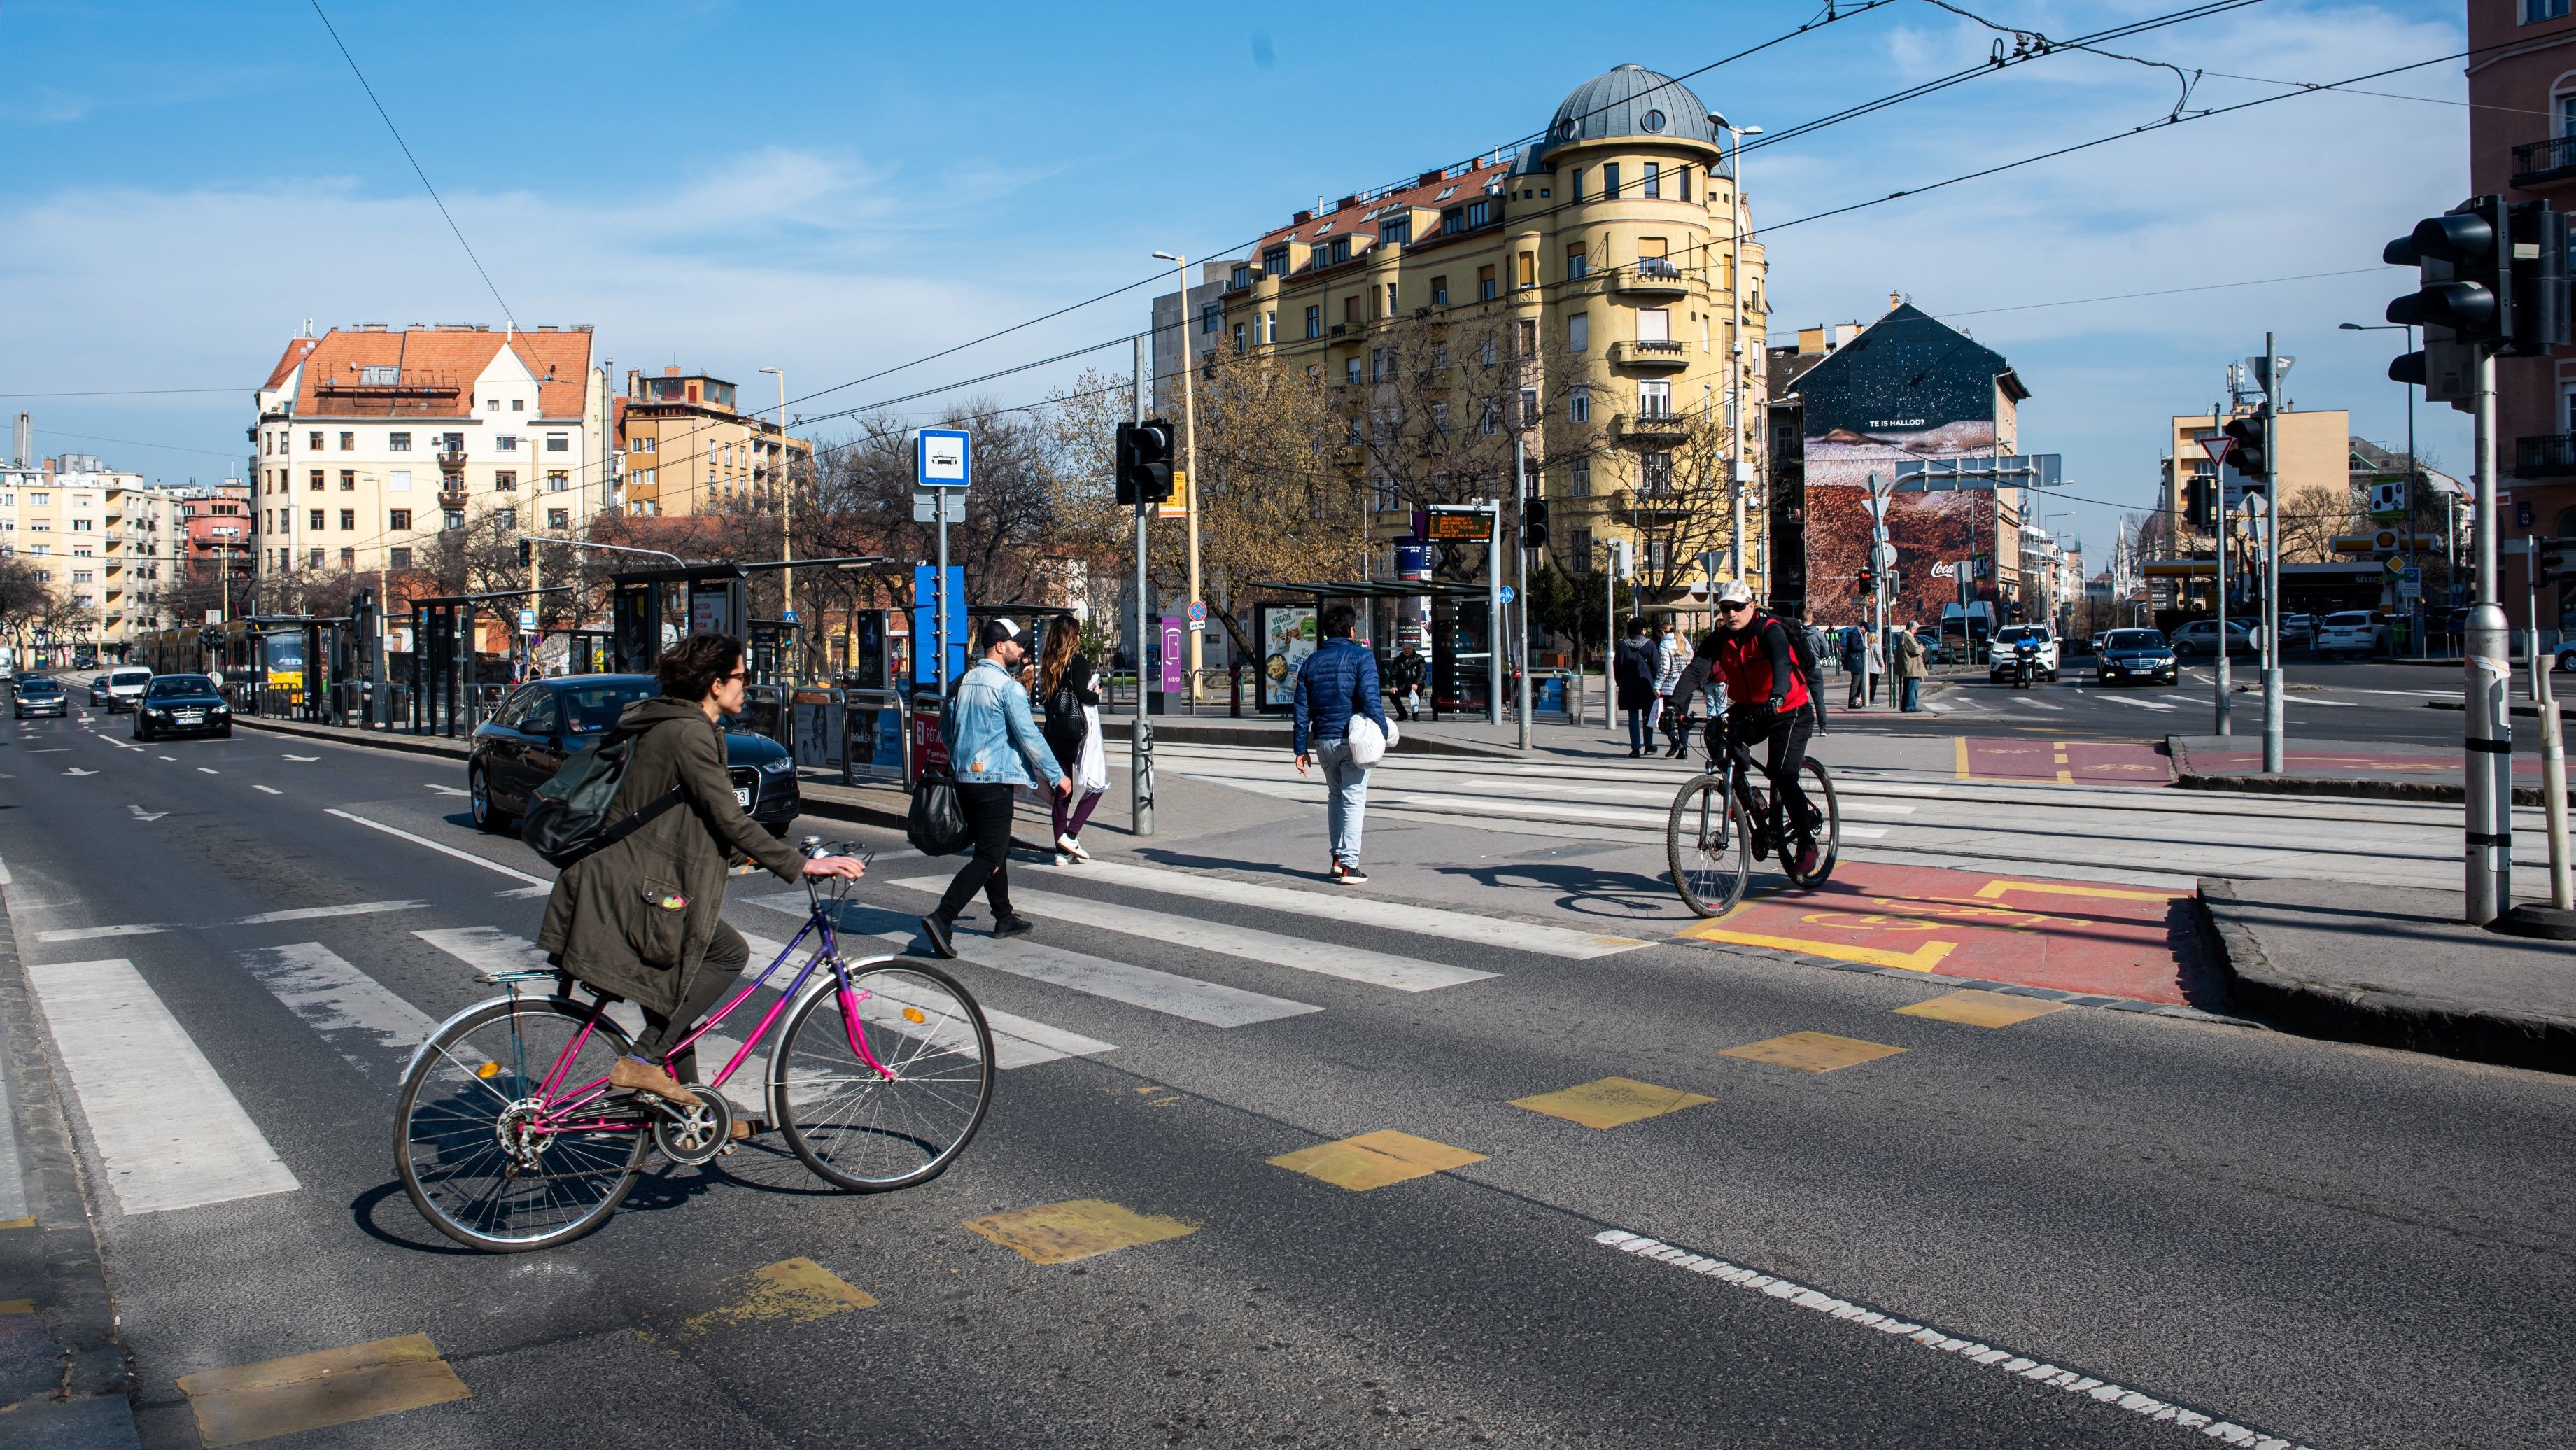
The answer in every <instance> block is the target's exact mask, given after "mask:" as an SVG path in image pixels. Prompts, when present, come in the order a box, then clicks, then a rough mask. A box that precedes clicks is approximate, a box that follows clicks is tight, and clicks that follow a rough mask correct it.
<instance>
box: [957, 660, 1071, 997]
mask: <svg viewBox="0 0 2576 1450" xmlns="http://www.w3.org/2000/svg"><path fill="white" fill-rule="evenodd" d="M976 643H978V644H980V645H982V646H983V649H984V657H983V658H982V659H981V660H979V661H977V662H976V664H975V668H973V669H971V670H968V671H967V672H966V677H965V678H964V679H962V680H959V681H958V682H957V694H956V698H955V700H954V701H953V702H952V703H951V705H950V707H949V711H948V722H947V726H946V729H945V730H944V731H943V733H942V734H941V736H940V743H941V744H943V745H945V746H947V747H948V766H949V769H950V770H951V771H952V772H954V773H955V774H956V777H957V804H958V805H959V807H960V808H962V809H963V810H964V811H965V813H966V824H967V826H968V827H969V828H970V829H971V830H972V831H973V832H974V836H975V855H974V857H973V859H971V860H969V861H968V862H967V863H966V864H965V865H964V866H962V867H959V868H958V871H957V879H955V880H954V881H951V882H949V883H948V894H947V895H945V896H942V897H940V898H939V905H938V907H937V908H936V909H934V910H933V911H932V912H931V913H930V914H929V915H928V916H925V917H923V918H922V919H921V929H922V931H923V932H925V933H927V934H928V935H929V937H930V945H931V946H932V948H933V949H935V950H936V951H937V952H938V953H939V954H940V955H941V956H943V957H953V956H955V955H957V947H956V944H955V943H954V942H953V941H952V940H951V939H950V931H951V928H953V927H954V926H955V925H956V923H957V913H959V912H961V911H964V910H965V909H966V903H967V902H970V901H972V900H974V899H975V893H976V892H978V891H981V892H983V893H984V900H985V901H986V902H987V903H988V904H990V905H991V906H992V908H993V936H994V938H995V939H996V940H999V939H1001V938H1003V937H1012V936H1018V935H1019V934H1020V933H1022V932H1024V931H1027V930H1029V928H1030V922H1029V919H1028V918H1027V917H1024V916H1020V915H1017V914H1015V913H1014V912H1013V911H1012V910H1011V881H1010V876H1009V867H1010V862H1011V815H1012V811H1011V788H1012V787H1013V786H1022V785H1028V784H1031V783H1032V778H1033V777H1035V776H1044V777H1045V778H1046V782H1047V784H1048V785H1049V786H1051V787H1052V788H1054V790H1055V791H1056V793H1057V794H1059V795H1068V794H1071V793H1072V790H1073V781H1072V780H1071V778H1069V777H1068V776H1066V775H1065V773H1064V771H1063V769H1062V768H1061V767H1060V766H1058V765H1057V764H1056V763H1055V752H1054V751H1053V750H1050V749H1048V748H1047V743H1046V737H1045V736H1043V735H1040V734H1039V733H1038V727H1037V722H1036V721H1034V720H1032V719H1030V718H1029V692H1028V691H1027V690H1026V689H1023V688H1022V687H1021V685H1020V682H1019V681H1018V680H1016V679H1013V678H1012V677H1011V672H1012V671H1013V670H1015V669H1018V668H1019V664H1020V660H1021V658H1022V657H1023V656H1025V655H1026V654H1027V653H1028V647H1027V646H1026V645H1023V644H1021V643H1020V630H1019V626H1017V625H1015V624H1013V623H1011V622H1010V621H1009V620H1007V619H988V620H986V621H984V628H983V631H982V632H981V633H980V634H978V635H977V636H976ZM1023 762H1025V763H1026V768H1025V769H1023V768H1022V764H1023Z"/></svg>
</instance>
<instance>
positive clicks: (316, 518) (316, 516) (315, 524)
mask: <svg viewBox="0 0 2576 1450" xmlns="http://www.w3.org/2000/svg"><path fill="white" fill-rule="evenodd" d="M305 514H306V517H307V518H309V519H310V520H311V521H312V522H311V523H310V524H309V525H308V527H311V528H316V529H318V528H320V527H322V510H320V509H307V510H306V511H305Z"/></svg>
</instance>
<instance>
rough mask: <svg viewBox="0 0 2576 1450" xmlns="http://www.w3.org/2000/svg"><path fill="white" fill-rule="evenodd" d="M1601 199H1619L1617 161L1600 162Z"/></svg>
mask: <svg viewBox="0 0 2576 1450" xmlns="http://www.w3.org/2000/svg"><path fill="white" fill-rule="evenodd" d="M1601 199H1602V200H1603V201H1617V200H1618V199H1619V163H1618V162H1616V161H1605V162H1603V163H1601Z"/></svg>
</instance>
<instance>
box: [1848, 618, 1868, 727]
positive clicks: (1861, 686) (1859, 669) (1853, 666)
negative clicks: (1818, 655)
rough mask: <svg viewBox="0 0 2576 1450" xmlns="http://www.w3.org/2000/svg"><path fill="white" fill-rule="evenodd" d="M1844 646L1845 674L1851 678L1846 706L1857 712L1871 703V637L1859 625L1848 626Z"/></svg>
mask: <svg viewBox="0 0 2576 1450" xmlns="http://www.w3.org/2000/svg"><path fill="white" fill-rule="evenodd" d="M1842 644H1843V654H1842V659H1843V673H1844V674H1845V675H1848V676H1850V678H1851V695H1850V697H1849V698H1848V699H1847V700H1845V701H1844V705H1845V707H1846V708H1848V709H1853V710H1857V709H1859V708H1860V707H1861V706H1863V705H1866V704H1868V703H1869V637H1868V635H1867V634H1866V633H1865V632H1864V631H1863V630H1862V629H1861V627H1860V626H1859V625H1857V624H1847V625H1844V626H1843V640H1842Z"/></svg>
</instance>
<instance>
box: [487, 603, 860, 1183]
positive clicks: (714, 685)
mask: <svg viewBox="0 0 2576 1450" xmlns="http://www.w3.org/2000/svg"><path fill="white" fill-rule="evenodd" d="M654 674H655V675H656V676H657V677H658V678H659V680H660V682H661V687H662V692H661V693H660V694H658V695H655V696H654V697H652V698H651V699H649V700H638V701H636V702H634V703H633V704H631V705H628V706H627V707H626V708H625V709H624V710H622V711H620V712H619V713H618V716H617V723H616V725H614V726H613V727H611V728H610V731H609V733H608V734H607V735H606V736H605V737H603V743H616V742H629V743H628V746H627V748H628V750H629V754H628V756H627V762H626V773H625V776H624V778H623V779H621V780H620V781H619V783H618V787H617V797H616V799H615V800H614V801H613V802H612V803H611V805H610V807H609V818H610V819H612V820H615V821H617V822H619V823H621V826H622V828H623V829H624V830H625V834H624V835H623V836H622V837H620V838H618V839H617V840H615V841H613V842H611V843H610V844H609V845H607V846H604V847H602V848H601V849H599V850H597V851H594V852H592V853H591V854H589V855H587V856H584V857H582V858H581V859H580V860H578V861H575V862H574V863H573V864H572V865H570V866H567V867H565V868H564V871H563V874H562V875H560V876H558V877H556V878H555V884H554V890H553V891H552V892H551V893H549V894H548V896H547V897H546V919H545V925H544V926H543V927H542V928H540V929H539V931H538V932H537V949H538V950H540V951H542V952H544V953H546V959H547V961H548V962H550V963H551V964H553V965H554V966H556V967H559V968H561V969H562V970H563V971H565V972H566V973H568V974H570V975H571V976H572V977H573V978H574V979H575V980H578V981H581V982H583V983H586V984H588V985H589V986H592V987H595V988H597V989H598V990H600V991H602V992H605V993H607V994H609V995H610V996H613V997H622V998H624V999H626V1000H627V1001H630V1002H633V1003H634V1004H635V1005H636V1007H637V1008H638V1009H639V1010H641V1011H642V1012H643V1014H644V1031H643V1032H642V1033H641V1034H640V1035H639V1036H637V1037H636V1039H635V1044H634V1046H633V1048H632V1049H631V1051H630V1053H629V1055H627V1056H624V1057H620V1058H619V1059H618V1060H617V1061H616V1062H615V1063H613V1064H611V1065H610V1067H609V1069H608V1082H609V1086H611V1087H613V1088H617V1089H619V1090H620V1091H625V1092H645V1093H650V1094H652V1095H653V1096H655V1097H658V1098H663V1099H666V1100H668V1101H671V1102H675V1103H680V1104H682V1105H684V1106H692V1107H693V1106H695V1105H696V1103H697V1098H696V1095H695V1094H693V1093H691V1092H690V1091H689V1089H688V1087H687V1086H686V1085H687V1084H688V1083H691V1082H695V1081H696V1080H697V1054H696V1052H695V1051H694V1050H692V1051H687V1052H683V1053H681V1054H680V1055H679V1056H678V1057H677V1058H675V1059H673V1060H672V1061H671V1062H670V1064H669V1065H668V1066H665V1065H664V1063H663V1060H662V1059H663V1057H664V1055H665V1054H666V1053H668V1052H669V1051H670V1050H671V1048H672V1047H673V1045H675V1044H677V1043H678V1042H680V1041H682V1040H684V1039H685V1038H686V1037H687V1036H688V1034H689V1032H690V1030H691V1029H692V1027H693V1026H694V1025H695V1024H696V1022H697V1020H698V1019H699V1018H700V1017H702V1016H704V1015H706V1012H707V1009H709V1008H710V1007H713V1006H714V1005H715V1004H716V1002H717V1001H718V1000H719V999H721V998H722V997H723V996H724V993H725V990H726V989H727V988H728V987H731V986H732V985H733V983H734V978H735V977H736V976H737V975H739V974H740V973H741V971H742V969H743V968H744V967H746V966H748V965H750V963H751V947H750V945H749V944H748V943H746V942H745V941H744V940H743V936H742V933H741V932H738V931H736V930H734V929H733V927H732V925H731V924H729V923H728V922H726V921H725V919H724V916H723V909H724V894H725V877H726V875H727V874H728V872H729V871H730V870H731V868H732V867H733V866H735V865H737V864H740V863H742V862H745V861H756V862H758V863H760V864H761V865H762V866H764V867H766V868H768V870H769V871H770V872H771V873H772V874H774V875H777V876H778V877H780V878H782V879H784V880H787V881H794V880H796V879H798V878H799V877H800V876H857V875H859V874H860V873H861V872H862V871H863V870H865V869H866V868H865V867H863V866H862V865H861V864H860V863H859V862H858V861H856V860H853V859H852V858H850V857H847V856H826V857H822V858H819V859H816V860H810V861H809V860H807V859H805V858H804V857H803V856H801V855H799V854H797V851H796V848H795V847H793V846H791V845H789V844H787V843H786V842H785V841H782V840H780V839H778V838H777V837H776V836H773V835H771V834H769V831H768V830H767V828H765V827H763V826H761V825H760V824H759V823H757V822H755V821H754V820H752V818H751V817H750V816H749V815H747V814H745V813H744V811H743V808H742V802H741V801H740V800H739V799H738V798H736V797H735V795H734V793H733V781H732V780H731V779H730V778H729V777H728V776H727V775H726V774H725V736H724V727H723V726H722V725H721V724H720V723H718V722H719V721H720V719H721V718H722V717H724V716H727V715H738V714H740V713H742V703H743V701H742V697H743V686H744V685H745V684H747V683H748V682H749V680H750V676H749V675H748V673H746V672H745V671H744V670H743V668H742V642H741V641H740V640H737V639H734V638H733V637H732V636H730V635H722V634H693V635H690V636H689V637H688V638H687V639H684V640H682V641H680V642H679V643H678V644H676V645H673V646H672V647H671V648H669V649H667V650H664V651H663V652H662V656H661V659H660V661H659V662H658V663H657V664H656V665H655V666H654ZM639 818H640V823H639ZM612 829H618V828H617V827H613V828H612ZM751 1132H752V1124H751V1123H750V1122H748V1121H742V1120H737V1121H736V1122H735V1124H734V1132H733V1135H734V1136H735V1137H737V1138H745V1137H749V1136H750V1135H751Z"/></svg>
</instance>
